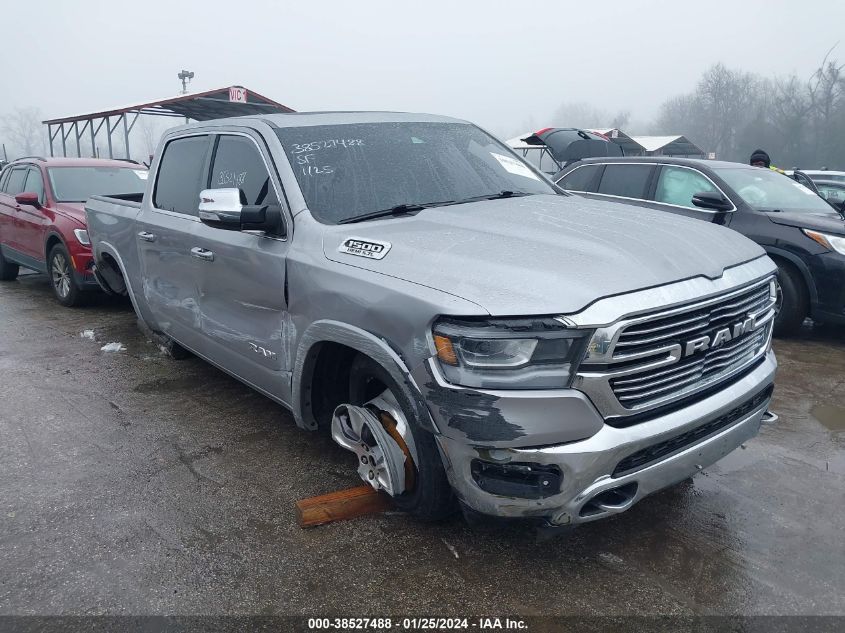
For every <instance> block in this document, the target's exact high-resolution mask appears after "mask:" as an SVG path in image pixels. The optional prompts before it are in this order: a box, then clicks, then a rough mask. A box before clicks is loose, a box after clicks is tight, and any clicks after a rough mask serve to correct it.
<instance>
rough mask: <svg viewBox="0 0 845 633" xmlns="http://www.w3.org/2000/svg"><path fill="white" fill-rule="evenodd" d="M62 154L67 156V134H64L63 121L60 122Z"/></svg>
mask: <svg viewBox="0 0 845 633" xmlns="http://www.w3.org/2000/svg"><path fill="white" fill-rule="evenodd" d="M62 156H67V134H65V124H64V123H62Z"/></svg>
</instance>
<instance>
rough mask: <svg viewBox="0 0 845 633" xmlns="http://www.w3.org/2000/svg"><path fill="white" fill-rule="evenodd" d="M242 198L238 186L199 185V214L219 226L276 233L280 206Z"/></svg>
mask: <svg viewBox="0 0 845 633" xmlns="http://www.w3.org/2000/svg"><path fill="white" fill-rule="evenodd" d="M242 200H243V198H242V195H241V190H240V189H203V190H202V191H201V192H200V206H199V218H200V220H201V221H202V222H204V223H205V224H208V225H209V226H214V227H217V228H220V229H229V230H231V231H267V232H270V233H276V234H278V233H279V230H280V228H281V226H282V209H281V208H280V207H277V206H271V205H264V206H257V205H246V204H243V202H242Z"/></svg>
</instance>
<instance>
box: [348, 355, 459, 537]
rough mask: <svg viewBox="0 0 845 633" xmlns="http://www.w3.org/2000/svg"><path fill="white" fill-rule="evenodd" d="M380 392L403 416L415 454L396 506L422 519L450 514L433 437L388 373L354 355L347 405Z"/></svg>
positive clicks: (449, 491)
mask: <svg viewBox="0 0 845 633" xmlns="http://www.w3.org/2000/svg"><path fill="white" fill-rule="evenodd" d="M384 392H389V395H388V394H385V396H387V397H386V399H388V400H391V399H392V400H394V401H395V402H396V403H397V404H398V405H399V407H400V409H401V413H402V414H403V415H404V418H405V422H406V428H407V431H406V435H408V434H409V435H408V437H407V438H406V439H407V444H410V445H411V446H412V448H411V450H410V453H413V454H414V455H415V459H414V460H413V462H414V463H413V467H414V472H413V476H412V477H410V478H409V477H406V481H407V480H409V479H410V481H412V482H413V483H412V487H411V488H410V489H406V491H405V492H404V493H403V494H401V495H397V496H394V497H393V500H394V502H395V503H396V506H397V507H398V508H399V509H401V510H404V511H405V512H409V513H411V514H413V515H414V516H416V517H417V518H420V519H423V520H432V521H433V520H438V519H443V518H445V517H447V516H449V515H450V514H453V513H454V512H455V511H456V510H457V505H456V503H455V499H454V495H453V494H452V488H451V486H450V485H449V481H448V479H447V478H446V471H445V470H444V468H443V461H442V460H441V458H440V452H439V451H438V449H437V444H436V442H435V440H434V437H433V436H432V434H431V433H429V432H428V431H425V430H423V429H422V428H420V426H419V424H418V423H417V421H416V420H415V419H414V417H413V416H412V415H410V413H409V412H410V411H412V410H413V409H412V408H411V406H410V403H409V402H408V400H407V398H406V397H405V395H404V393H403V392H402V390H401V389H400V388H399V386H398V385H397V384H396V382H395V381H394V380H393V378H392V377H391V376H390V374H389V373H388V372H387V371H385V369H384V368H382V367H381V366H380V365H378V364H377V363H375V362H374V361H372V360H370V359H369V358H367V357H366V356H363V355H360V354H359V355H358V356H356V357H355V360H353V362H352V367H351V370H350V376H349V393H350V403H351V404H354V405H363V404H364V403H366V402H369V401H370V400H372V399H373V398H376V397H378V396H379V395H381V394H383V393H384ZM390 396H392V398H390Z"/></svg>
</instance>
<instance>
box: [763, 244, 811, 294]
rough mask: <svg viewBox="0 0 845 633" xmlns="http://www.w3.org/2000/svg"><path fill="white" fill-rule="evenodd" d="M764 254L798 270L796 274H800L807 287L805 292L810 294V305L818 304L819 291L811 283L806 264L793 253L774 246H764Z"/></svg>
mask: <svg viewBox="0 0 845 633" xmlns="http://www.w3.org/2000/svg"><path fill="white" fill-rule="evenodd" d="M764 248H765V249H766V254H767V255H770V256H772V257H780V258H781V259H784V260H786V261H788V262H789V263H790V264H793V265H794V266H795V268H797V269H798V272H800V273H801V277H802V278H803V279H804V283H805V284H806V285H807V290H808V291H809V293H810V303H813V304H815V303H818V301H819V291H818V290H817V289H816V283H815V281H813V275H812V274H811V273H810V269H809V268H807V264H805V263H804V261H803V260H802V259H801V258H800V257H798V255H796V254H795V253H791V252H790V251H786V250H783V249H781V248H776V247H774V246H765V247H764Z"/></svg>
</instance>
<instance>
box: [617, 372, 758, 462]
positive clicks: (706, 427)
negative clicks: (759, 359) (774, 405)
mask: <svg viewBox="0 0 845 633" xmlns="http://www.w3.org/2000/svg"><path fill="white" fill-rule="evenodd" d="M773 390H774V386H772V385H769V386H768V387H766V388H765V389H764V390H763V391H761V392H759V393H758V394H757V395H755V396H753V397H752V398H750V399H748V400H746V401H745V402H744V403H743V404H741V405H739V406H738V407H736V408H734V409H732V410H730V411H729V412H728V413H726V414H724V415H722V416H719V417H718V418H716V419H715V420H711V421H710V422H706V423H704V424H702V425H701V426H699V427H696V428H694V429H692V430H691V431H687V432H686V433H681V434H680V435H676V436H675V437H673V438H671V439H668V440H665V441H663V442H660V443H658V444H654V445H652V446H649V447H648V448H644V449H642V450H640V451H637V452H636V453H634V454H633V455H629V456H628V457H626V458H625V459H623V460H622V461H620V462H619V463H618V464H617V465H616V468H614V470H613V477H621V476H622V475H627V474H628V473H631V472H634V471H636V470H640V469H642V468H645V467H646V466H648V465H650V464H653V463H654V462H656V461H659V460H661V459H663V458H665V457H667V456H669V455H672V454H675V453H678V452H680V451H682V450H684V449H685V448H687V447H688V446H691V445H693V444H695V443H697V442H700V441H702V440H704V439H705V438H707V437H710V436H711V435H715V434H716V433H718V432H719V431H721V430H722V429H725V428H727V427H729V426H731V425H732V424H735V423H736V422H739V421H740V420H741V419H743V418H745V417H746V416H747V415H748V414H749V413H751V412H752V411H754V410H755V409H757V408H759V407H761V406H762V405H763V404H764V403H765V402H767V401H768V400H769V398H771V397H772V391H773Z"/></svg>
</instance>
